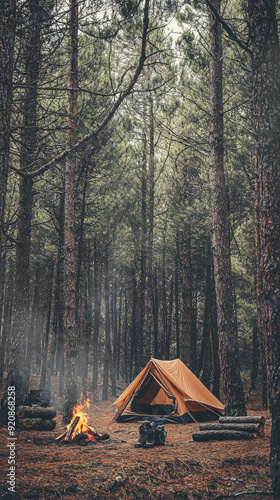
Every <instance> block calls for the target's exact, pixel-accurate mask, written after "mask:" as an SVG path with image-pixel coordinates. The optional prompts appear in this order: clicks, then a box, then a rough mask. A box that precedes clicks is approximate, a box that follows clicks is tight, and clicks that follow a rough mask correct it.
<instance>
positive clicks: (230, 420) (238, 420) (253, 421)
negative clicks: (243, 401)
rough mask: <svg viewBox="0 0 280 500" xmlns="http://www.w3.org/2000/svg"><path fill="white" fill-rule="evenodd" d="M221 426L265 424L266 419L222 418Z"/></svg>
mask: <svg viewBox="0 0 280 500" xmlns="http://www.w3.org/2000/svg"><path fill="white" fill-rule="evenodd" d="M219 422H220V424H238V423H239V424H262V425H264V424H265V417H263V416H258V415H251V416H247V417H220V418H219Z"/></svg>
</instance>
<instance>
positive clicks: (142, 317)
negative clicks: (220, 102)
mask: <svg viewBox="0 0 280 500" xmlns="http://www.w3.org/2000/svg"><path fill="white" fill-rule="evenodd" d="M141 176H142V177H141V209H142V210H141V256H140V286H139V288H140V290H139V331H138V335H137V342H138V345H143V342H144V338H145V337H146V286H147V284H146V282H147V137H146V132H145V130H144V132H143V160H142V172H141ZM144 363H145V362H144V352H143V350H141V351H140V352H139V354H138V356H137V358H136V369H137V371H138V372H139V371H140V370H141V369H142V368H143V366H144Z"/></svg>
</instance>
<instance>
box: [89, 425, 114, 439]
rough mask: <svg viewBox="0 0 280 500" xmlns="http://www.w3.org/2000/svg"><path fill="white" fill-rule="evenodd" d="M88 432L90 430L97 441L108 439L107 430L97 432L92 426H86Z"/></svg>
mask: <svg viewBox="0 0 280 500" xmlns="http://www.w3.org/2000/svg"><path fill="white" fill-rule="evenodd" d="M88 428H89V430H90V432H92V435H93V436H94V437H95V439H96V440H97V441H105V440H106V439H109V437H110V434H108V432H102V433H98V432H97V430H96V429H95V428H94V427H90V426H88Z"/></svg>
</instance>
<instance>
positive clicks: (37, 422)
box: [18, 406, 56, 431]
mask: <svg viewBox="0 0 280 500" xmlns="http://www.w3.org/2000/svg"><path fill="white" fill-rule="evenodd" d="M55 416H56V410H55V408H53V407H52V406H48V407H46V408H45V407H43V406H19V407H18V425H19V429H22V430H25V431H27V430H35V431H52V430H53V429H54V428H55V426H56V421H55V420H53V419H54V418H55Z"/></svg>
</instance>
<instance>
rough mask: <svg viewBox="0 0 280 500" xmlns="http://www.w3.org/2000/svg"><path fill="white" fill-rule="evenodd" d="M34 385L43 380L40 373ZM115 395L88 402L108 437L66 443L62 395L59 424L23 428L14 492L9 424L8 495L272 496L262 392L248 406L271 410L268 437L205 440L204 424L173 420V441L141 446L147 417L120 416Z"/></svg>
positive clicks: (4, 466)
mask: <svg viewBox="0 0 280 500" xmlns="http://www.w3.org/2000/svg"><path fill="white" fill-rule="evenodd" d="M32 388H33V389H35V388H37V387H36V384H35V380H34V386H33V387H32V386H31V389H32ZM118 392H119V394H120V393H121V390H119V391H118ZM114 400H115V398H110V399H109V400H108V401H100V402H98V403H91V405H90V408H89V410H87V414H88V417H89V419H88V421H89V425H90V424H91V425H93V426H94V427H95V428H96V429H97V431H98V432H105V431H108V432H109V434H110V439H109V440H108V441H103V442H102V441H99V442H97V443H96V444H91V445H88V446H80V445H68V446H59V445H58V444H56V443H55V437H57V436H58V435H59V434H61V433H62V432H63V429H64V428H63V427H62V426H61V419H62V400H61V399H60V398H58V397H57V395H54V398H53V400H52V405H53V406H55V407H56V409H57V416H56V418H55V420H56V422H57V425H56V428H55V429H54V430H53V431H51V432H42V431H17V440H16V492H17V493H16V495H13V496H10V495H9V493H8V492H7V486H8V485H7V474H8V472H9V467H10V466H9V465H8V458H9V448H8V447H7V443H8V432H7V430H6V429H1V440H0V442H1V445H0V481H1V486H0V499H3V498H6V499H9V498H14V499H16V498H18V499H26V498H29V499H40V500H44V499H49V498H53V499H59V498H62V499H70V500H72V499H79V500H82V499H98V500H103V499H119V500H132V499H143V500H145V499H162V500H169V499H184V500H192V499H194V500H199V499H200V500H204V499H205V500H206V499H213V500H222V499H235V498H236V499H239V500H242V499H245V498H246V499H249V500H257V499H264V500H266V499H270V500H271V498H272V494H271V481H270V476H269V438H270V431H271V421H270V418H269V414H268V412H265V411H263V410H262V405H261V401H260V398H259V395H258V394H256V393H253V394H252V395H251V396H250V400H249V402H248V405H247V412H248V414H249V415H264V416H265V417H266V419H267V420H266V424H265V437H264V438H263V439H254V440H253V441H224V442H217V441H211V442H207V443H197V442H194V441H193V440H192V433H193V432H194V431H197V430H198V426H197V424H195V423H193V424H186V425H178V424H167V425H166V426H165V429H166V431H167V438H166V444H165V446H163V447H155V448H152V449H136V448H134V443H135V442H136V441H137V439H138V435H139V433H138V428H139V422H136V423H112V419H113V417H114V415H115V407H113V406H111V405H112V403H113V402H114ZM116 477H118V479H117V480H116Z"/></svg>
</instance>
